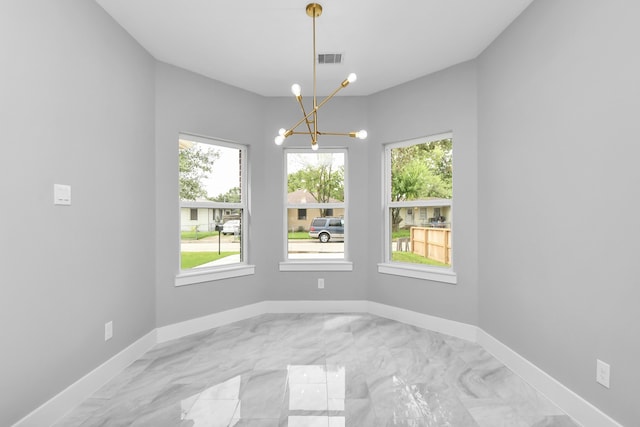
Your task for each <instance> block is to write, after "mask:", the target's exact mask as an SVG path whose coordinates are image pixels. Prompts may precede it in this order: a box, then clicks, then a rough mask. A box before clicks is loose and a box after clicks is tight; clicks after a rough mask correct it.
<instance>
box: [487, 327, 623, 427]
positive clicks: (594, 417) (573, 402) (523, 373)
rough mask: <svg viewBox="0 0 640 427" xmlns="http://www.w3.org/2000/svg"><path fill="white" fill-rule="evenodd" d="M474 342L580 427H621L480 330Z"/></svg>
mask: <svg viewBox="0 0 640 427" xmlns="http://www.w3.org/2000/svg"><path fill="white" fill-rule="evenodd" d="M477 343H478V344H479V345H481V346H482V347H483V348H484V349H485V350H487V351H488V352H489V353H491V354H492V355H493V356H494V357H495V358H496V359H498V360H499V361H501V362H502V363H504V365H505V366H507V367H508V368H509V369H511V370H512V371H513V372H515V373H516V374H517V375H518V376H520V377H521V378H522V379H523V380H525V381H526V382H527V383H529V385H531V386H532V387H534V388H535V389H537V390H538V391H539V392H540V393H542V394H543V395H545V396H546V397H547V398H548V399H549V400H550V401H552V402H553V403H554V404H555V405H556V406H558V407H559V408H560V409H562V410H563V411H564V412H565V413H567V414H568V415H569V416H570V417H572V418H573V419H574V420H575V421H577V422H578V423H580V424H581V425H582V426H583V427H622V425H621V424H619V423H618V422H616V421H615V420H613V419H612V418H611V417H609V416H608V415H607V414H605V413H604V412H602V411H601V410H599V409H598V408H596V407H595V406H593V405H592V404H591V403H589V402H587V401H586V400H584V399H583V398H582V397H580V396H579V395H577V394H576V393H574V392H573V391H572V390H570V389H569V388H567V387H565V386H564V385H563V384H562V383H560V382H559V381H558V380H556V379H555V378H553V377H552V376H551V375H549V374H547V373H546V372H544V371H543V370H542V369H540V368H538V367H537V366H536V365H534V364H533V363H531V362H529V361H528V360H527V359H525V358H524V357H522V356H521V355H520V354H518V353H516V352H515V351H513V350H512V349H511V348H509V347H508V346H506V345H505V344H503V343H502V342H500V341H499V340H497V339H496V338H494V337H493V336H491V335H490V334H488V333H487V332H485V331H483V330H482V329H480V328H478V340H477Z"/></svg>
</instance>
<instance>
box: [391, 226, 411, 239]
mask: <svg viewBox="0 0 640 427" xmlns="http://www.w3.org/2000/svg"><path fill="white" fill-rule="evenodd" d="M410 236H411V230H409V229H408V228H407V229H404V228H403V229H402V230H398V231H394V232H392V233H391V238H392V239H393V240H395V239H399V238H403V237H410Z"/></svg>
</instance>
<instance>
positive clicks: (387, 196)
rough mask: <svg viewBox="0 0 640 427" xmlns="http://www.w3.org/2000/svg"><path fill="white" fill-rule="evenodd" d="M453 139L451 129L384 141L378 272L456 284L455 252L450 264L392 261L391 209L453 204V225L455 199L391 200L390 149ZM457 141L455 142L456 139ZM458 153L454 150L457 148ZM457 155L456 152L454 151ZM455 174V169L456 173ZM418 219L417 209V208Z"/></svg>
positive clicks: (452, 235) (453, 235) (453, 234)
mask: <svg viewBox="0 0 640 427" xmlns="http://www.w3.org/2000/svg"><path fill="white" fill-rule="evenodd" d="M448 138H451V139H453V133H452V132H446V133H441V134H437V135H430V136H426V137H421V138H414V139H410V140H406V141H400V142H390V143H387V144H384V153H383V169H384V170H383V173H382V179H383V183H382V209H383V211H384V226H383V227H384V233H382V235H383V236H382V238H383V239H384V240H383V247H384V261H383V262H381V263H379V264H378V273H383V274H392V275H396V276H404V277H413V278H416V279H423V280H429V281H436V282H443V283H450V284H455V283H457V280H458V279H457V275H456V273H455V271H454V269H453V267H454V264H453V254H451V267H449V268H447V267H436V266H428V265H421V264H409V263H402V262H395V261H391V252H392V250H391V218H390V214H389V212H390V210H391V208H403V207H404V208H427V207H438V206H451V224H454V221H453V199H454V198H455V189H454V196H453V197H452V199H451V200H448V199H435V200H412V201H402V202H394V201H391V150H392V149H394V148H399V147H408V146H411V145H417V144H424V143H428V142H434V141H440V140H442V139H448ZM454 144H455V142H454ZM454 153H455V151H454ZM454 155H455V154H454ZM453 173H454V174H455V168H454V172H453ZM413 212H414V218H415V209H414V211H413ZM454 237H455V232H454V230H453V228H452V230H451V242H452V247H454V248H455V244H454V241H453V239H454Z"/></svg>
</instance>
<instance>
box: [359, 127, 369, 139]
mask: <svg viewBox="0 0 640 427" xmlns="http://www.w3.org/2000/svg"><path fill="white" fill-rule="evenodd" d="M356 138H358V139H367V131H366V130H364V129H362V130H360V131H358V132H356Z"/></svg>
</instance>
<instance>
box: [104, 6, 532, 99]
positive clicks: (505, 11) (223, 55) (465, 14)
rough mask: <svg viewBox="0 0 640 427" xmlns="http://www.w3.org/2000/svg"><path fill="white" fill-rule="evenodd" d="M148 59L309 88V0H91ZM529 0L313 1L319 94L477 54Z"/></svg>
mask: <svg viewBox="0 0 640 427" xmlns="http://www.w3.org/2000/svg"><path fill="white" fill-rule="evenodd" d="M95 1H96V2H97V3H98V4H99V5H100V6H102V8H104V9H105V10H106V11H107V12H108V13H109V14H110V15H111V16H112V17H113V18H114V19H115V20H116V21H117V22H118V23H119V24H120V25H122V27H124V29H125V30H126V31H127V32H129V34H131V35H132V36H133V37H134V38H135V39H136V40H137V41H138V42H139V43H140V44H141V45H142V46H143V47H144V48H145V49H146V50H148V51H149V52H150V53H151V55H153V56H154V57H155V58H156V59H158V60H160V61H163V62H167V63H169V64H173V65H176V66H178V67H182V68H185V69H187V70H191V71H193V72H196V73H199V74H202V75H204V76H207V77H211V78H212V79H215V80H219V81H222V82H224V83H227V84H230V85H233V86H237V87H240V88H243V89H246V90H249V91H251V92H255V93H258V94H261V95H265V96H289V95H290V88H291V84H292V83H299V84H301V85H302V90H303V94H304V95H307V96H308V95H311V94H312V84H313V83H312V82H313V80H312V75H313V62H312V61H313V59H312V58H313V50H312V49H313V43H312V24H313V20H312V19H311V18H310V17H308V16H307V14H306V12H305V7H306V5H307V4H308V3H310V1H309V0H263V1H257V0H95ZM532 1H533V0H396V1H389V0H384V1H383V0H320V1H319V3H320V4H321V5H322V7H323V13H322V16H320V17H318V18H317V19H316V38H317V40H316V43H317V53H342V54H343V55H344V61H343V64H340V65H335V64H331V65H319V66H318V70H317V82H318V83H317V86H318V95H326V94H328V93H330V92H331V91H333V89H335V88H336V87H338V85H339V84H340V82H341V81H342V80H344V79H345V78H346V76H347V75H348V74H349V73H350V72H355V73H357V75H358V81H357V82H355V83H353V84H352V85H350V86H349V87H348V88H347V89H345V90H344V91H343V92H341V94H344V95H369V94H372V93H375V92H378V91H380V90H383V89H386V88H389V87H392V86H395V85H398V84H400V83H404V82H406V81H409V80H413V79H415V78H417V77H420V76H423V75H427V74H430V73H433V72H435V71H438V70H442V69H444V68H447V67H449V66H451V65H454V64H458V63H460V62H464V61H467V60H470V59H473V58H475V57H476V56H478V55H479V54H480V53H481V52H482V51H483V50H484V49H485V48H486V47H487V46H488V45H489V44H490V43H491V42H492V41H493V40H494V39H495V38H496V37H497V36H498V35H499V34H500V33H501V32H502V31H503V30H504V29H505V28H506V27H507V26H508V25H509V24H510V23H511V22H512V21H513V20H514V19H515V18H516V17H517V16H518V15H519V14H520V13H521V12H522V11H523V10H524V9H525V8H526V7H527V6H528V5H529V4H530V3H531V2H532Z"/></svg>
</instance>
